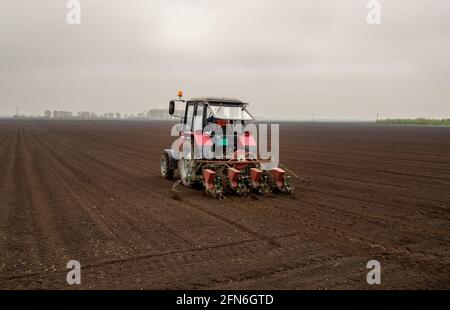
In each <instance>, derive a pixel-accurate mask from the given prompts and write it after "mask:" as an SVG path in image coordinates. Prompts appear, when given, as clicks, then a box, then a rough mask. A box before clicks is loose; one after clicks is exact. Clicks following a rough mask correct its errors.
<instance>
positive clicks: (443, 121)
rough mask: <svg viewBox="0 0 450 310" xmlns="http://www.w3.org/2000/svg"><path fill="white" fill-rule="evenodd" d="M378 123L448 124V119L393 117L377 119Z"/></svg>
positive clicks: (449, 124) (449, 123) (449, 122)
mask: <svg viewBox="0 0 450 310" xmlns="http://www.w3.org/2000/svg"><path fill="white" fill-rule="evenodd" d="M377 123H380V124H398V125H434V126H450V119H448V118H443V119H429V118H423V117H421V118H415V119H410V118H394V119H380V120H377Z"/></svg>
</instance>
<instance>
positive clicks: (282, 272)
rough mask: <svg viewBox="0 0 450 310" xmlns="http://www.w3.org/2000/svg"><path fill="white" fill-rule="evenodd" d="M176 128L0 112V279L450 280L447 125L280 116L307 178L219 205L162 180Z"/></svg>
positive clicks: (14, 285)
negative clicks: (290, 189) (375, 275)
mask: <svg viewBox="0 0 450 310" xmlns="http://www.w3.org/2000/svg"><path fill="white" fill-rule="evenodd" d="M170 127H171V124H170V123H165V122H106V121H105V122H100V121H95V122H94V121H92V122H91V121H20V120H16V121H7V120H2V121H0V289H47V288H57V289H73V288H82V289H121V288H122V289H140V288H143V289H374V288H377V289H379V288H382V289H383V288H384V289H417V288H424V289H431V288H438V289H450V128H441V127H401V126H389V125H385V126H383V125H375V124H359V123H358V124H356V123H355V124H320V123H311V124H296V123H284V124H281V136H282V138H281V140H282V141H281V157H282V161H283V163H284V164H286V166H287V167H289V168H290V169H291V170H293V171H295V172H297V173H298V174H301V175H304V176H307V177H309V178H310V179H311V184H310V185H309V186H306V185H302V186H301V187H299V188H297V195H296V199H292V198H290V197H289V196H284V195H276V196H274V197H267V198H262V197H261V198H260V199H252V198H247V199H243V200H242V199H239V198H237V197H228V198H227V199H225V200H222V201H218V200H214V199H212V198H209V197H208V196H205V195H204V194H203V192H202V191H201V190H199V189H190V188H183V187H178V190H179V193H178V194H174V193H173V192H171V191H170V189H171V187H172V184H173V182H171V181H168V180H165V179H162V178H161V177H160V175H159V159H160V154H161V150H162V149H164V148H168V147H169V146H170V145H171V143H172V137H170V132H169V129H170ZM70 259H76V260H78V261H80V263H81V279H82V285H80V286H77V287H73V286H69V285H67V283H66V273H67V271H68V270H67V269H66V264H67V262H68V261H69V260H70ZM373 259H376V260H378V261H379V262H380V263H381V266H382V284H381V285H379V286H370V285H368V284H367V282H366V274H367V272H368V271H369V270H368V269H367V268H366V264H367V262H368V261H369V260H373Z"/></svg>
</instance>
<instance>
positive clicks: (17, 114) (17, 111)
mask: <svg viewBox="0 0 450 310" xmlns="http://www.w3.org/2000/svg"><path fill="white" fill-rule="evenodd" d="M18 117H19V105H16V116H15V118H18Z"/></svg>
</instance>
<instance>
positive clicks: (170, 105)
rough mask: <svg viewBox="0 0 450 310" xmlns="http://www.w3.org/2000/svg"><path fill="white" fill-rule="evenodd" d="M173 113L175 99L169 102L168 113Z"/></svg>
mask: <svg viewBox="0 0 450 310" xmlns="http://www.w3.org/2000/svg"><path fill="white" fill-rule="evenodd" d="M173 113H175V101H173V100H172V101H170V103H169V114H170V115H173Z"/></svg>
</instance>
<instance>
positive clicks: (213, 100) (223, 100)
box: [188, 97, 244, 105]
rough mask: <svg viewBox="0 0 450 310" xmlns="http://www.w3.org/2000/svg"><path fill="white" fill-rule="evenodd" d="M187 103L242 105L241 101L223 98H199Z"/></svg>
mask: <svg viewBox="0 0 450 310" xmlns="http://www.w3.org/2000/svg"><path fill="white" fill-rule="evenodd" d="M188 102H203V103H227V104H236V105H243V104H244V103H243V102H242V101H241V100H238V99H233V98H224V97H199V98H192V99H190V100H188Z"/></svg>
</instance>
